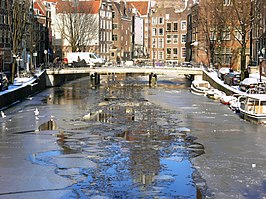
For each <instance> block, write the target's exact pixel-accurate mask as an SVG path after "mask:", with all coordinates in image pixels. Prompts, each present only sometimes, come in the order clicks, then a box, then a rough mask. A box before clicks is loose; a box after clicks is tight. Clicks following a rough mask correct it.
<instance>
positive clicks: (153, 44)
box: [152, 40, 155, 67]
mask: <svg viewBox="0 0 266 199" xmlns="http://www.w3.org/2000/svg"><path fill="white" fill-rule="evenodd" d="M154 48H155V40H153V42H152V66H153V67H155V60H154V57H155V55H154Z"/></svg>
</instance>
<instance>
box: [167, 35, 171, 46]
mask: <svg viewBox="0 0 266 199" xmlns="http://www.w3.org/2000/svg"><path fill="white" fill-rule="evenodd" d="M169 36H170V37H169ZM166 43H167V44H171V43H172V35H170V34H168V35H166Z"/></svg>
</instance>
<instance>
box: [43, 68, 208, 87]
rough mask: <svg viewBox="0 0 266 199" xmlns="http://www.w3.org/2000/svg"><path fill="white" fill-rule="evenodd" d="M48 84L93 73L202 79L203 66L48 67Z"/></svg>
mask: <svg viewBox="0 0 266 199" xmlns="http://www.w3.org/2000/svg"><path fill="white" fill-rule="evenodd" d="M46 74H47V80H46V85H47V86H58V85H60V84H62V83H63V82H66V81H71V80H74V79H77V78H81V77H85V76H89V75H92V74H98V75H108V74H139V75H150V74H156V75H176V76H179V75H191V76H194V79H202V75H203V71H202V69H201V68H188V67H174V68H173V67H171V68H169V67H99V68H90V67H79V68H63V69H57V68H55V69H47V70H46Z"/></svg>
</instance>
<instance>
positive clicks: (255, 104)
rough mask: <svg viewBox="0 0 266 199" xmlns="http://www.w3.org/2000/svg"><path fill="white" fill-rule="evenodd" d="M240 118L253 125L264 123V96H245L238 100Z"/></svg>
mask: <svg viewBox="0 0 266 199" xmlns="http://www.w3.org/2000/svg"><path fill="white" fill-rule="evenodd" d="M238 102H239V104H240V106H239V112H240V117H242V118H243V119H245V120H248V121H251V122H255V123H259V124H261V123H266V95H265V94H247V95H243V96H240V97H239V98H238Z"/></svg>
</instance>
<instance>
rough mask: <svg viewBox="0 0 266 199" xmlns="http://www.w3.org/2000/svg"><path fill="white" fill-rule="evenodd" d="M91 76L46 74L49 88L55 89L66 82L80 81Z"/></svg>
mask: <svg viewBox="0 0 266 199" xmlns="http://www.w3.org/2000/svg"><path fill="white" fill-rule="evenodd" d="M89 75H90V74H86V73H85V74H84V73H73V74H56V75H54V74H52V75H50V74H47V73H45V77H46V86H47V87H54V86H60V85H62V84H64V83H66V82H69V81H73V80H75V79H79V78H82V77H87V76H89Z"/></svg>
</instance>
